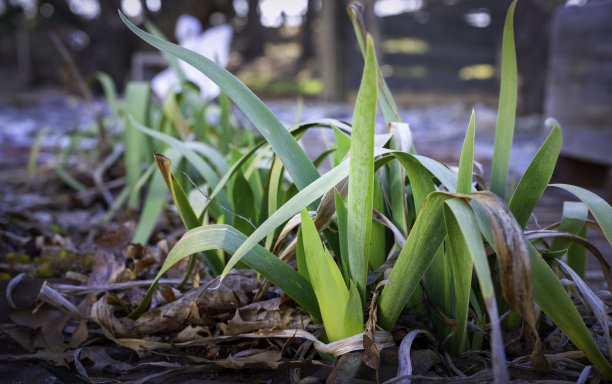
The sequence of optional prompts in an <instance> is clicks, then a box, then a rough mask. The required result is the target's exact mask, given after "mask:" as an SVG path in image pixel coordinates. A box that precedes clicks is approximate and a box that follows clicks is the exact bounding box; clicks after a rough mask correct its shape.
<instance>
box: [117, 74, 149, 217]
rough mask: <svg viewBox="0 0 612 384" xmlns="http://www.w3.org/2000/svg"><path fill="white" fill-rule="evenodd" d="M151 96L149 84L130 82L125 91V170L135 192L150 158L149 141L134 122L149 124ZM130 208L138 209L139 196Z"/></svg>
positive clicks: (131, 200)
mask: <svg viewBox="0 0 612 384" xmlns="http://www.w3.org/2000/svg"><path fill="white" fill-rule="evenodd" d="M150 96H151V88H150V87H149V84H147V83H144V82H134V81H132V82H129V83H128V85H127V88H126V91H125V100H126V101H125V113H126V117H128V116H129V117H130V118H129V119H127V118H126V120H127V121H126V122H125V132H124V141H125V169H126V176H127V185H128V188H129V189H130V190H133V189H134V187H135V186H136V183H137V182H138V179H139V178H140V175H141V174H142V172H141V169H140V164H141V161H142V160H143V159H144V158H145V157H144V156H149V153H150V152H149V149H148V145H146V142H147V140H146V139H145V136H144V135H143V134H142V132H139V131H138V129H136V126H135V125H134V122H138V123H140V124H143V125H144V124H147V118H148V114H149V98H150ZM129 206H130V207H131V208H137V207H138V196H137V195H135V194H133V195H131V196H130V200H129Z"/></svg>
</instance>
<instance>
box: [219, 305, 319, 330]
mask: <svg viewBox="0 0 612 384" xmlns="http://www.w3.org/2000/svg"><path fill="white" fill-rule="evenodd" d="M309 323H310V317H309V316H308V315H307V314H305V313H304V312H302V311H300V310H298V309H296V308H294V307H292V306H289V305H287V304H286V303H282V301H281V298H280V297H277V298H274V299H270V300H266V301H261V302H256V303H252V304H249V305H246V306H244V307H242V308H239V309H237V310H236V313H235V314H234V317H233V318H232V319H230V320H228V321H227V324H224V323H220V324H219V328H221V331H223V334H225V335H238V334H241V333H247V332H253V331H257V330H260V329H264V328H273V329H287V328H293V329H305V328H306V326H307V325H308V324H309Z"/></svg>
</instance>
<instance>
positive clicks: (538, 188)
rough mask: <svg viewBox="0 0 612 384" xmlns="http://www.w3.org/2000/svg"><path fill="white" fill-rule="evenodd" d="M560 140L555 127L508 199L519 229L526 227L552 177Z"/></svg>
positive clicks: (559, 132)
mask: <svg viewBox="0 0 612 384" xmlns="http://www.w3.org/2000/svg"><path fill="white" fill-rule="evenodd" d="M562 140H563V139H562V135H561V130H560V129H559V127H558V126H557V125H555V126H554V127H553V129H552V131H551V132H550V134H549V135H548V138H547V139H546V141H545V142H544V144H542V147H541V148H540V150H539V151H538V153H537V154H536V155H535V157H534V158H533V160H532V161H531V164H529V167H528V168H527V171H525V174H524V175H523V177H522V178H521V181H520V182H519V185H518V186H517V187H516V191H514V194H513V195H512V197H511V198H510V203H509V206H510V211H512V213H513V214H514V217H515V218H516V221H518V223H519V225H520V226H521V228H525V226H526V225H527V221H528V220H529V217H530V216H531V213H532V212H533V209H534V208H535V206H536V204H537V203H538V200H540V197H541V196H542V193H543V192H544V190H545V189H546V186H547V185H548V182H549V181H550V178H551V177H552V174H553V171H554V170H555V164H556V163H557V158H558V157H559V152H560V151H561V143H562Z"/></svg>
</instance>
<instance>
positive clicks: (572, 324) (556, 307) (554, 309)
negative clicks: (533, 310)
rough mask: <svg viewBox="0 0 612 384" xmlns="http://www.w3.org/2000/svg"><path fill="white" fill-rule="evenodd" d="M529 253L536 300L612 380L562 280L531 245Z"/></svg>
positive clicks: (611, 367)
mask: <svg viewBox="0 0 612 384" xmlns="http://www.w3.org/2000/svg"><path fill="white" fill-rule="evenodd" d="M587 205H588V204H587ZM608 207H609V206H608ZM608 218H610V219H611V220H612V216H608ZM529 254H530V256H531V266H532V271H533V293H534V298H535V301H536V303H537V304H538V305H539V306H540V308H542V310H543V311H544V313H546V315H547V316H548V317H549V318H550V319H551V320H552V321H553V323H555V325H556V326H557V327H559V329H560V330H561V331H563V333H565V335H566V336H567V337H569V339H570V340H571V341H572V342H573V343H574V344H575V345H576V346H577V347H578V348H580V350H581V351H582V352H584V354H585V355H586V356H587V358H588V359H589V360H590V361H591V362H592V363H593V365H595V367H597V369H598V370H599V371H600V372H601V373H603V374H604V375H605V376H606V377H608V378H609V379H612V365H610V363H609V362H608V360H606V358H605V357H604V355H603V354H602V353H601V351H600V350H599V348H597V344H595V341H594V340H593V338H592V337H591V334H590V333H589V330H588V329H587V327H586V325H585V324H584V321H583V320H582V317H581V316H580V313H578V310H577V309H576V307H575V306H574V303H572V300H571V299H570V298H569V296H568V295H567V293H566V292H565V289H563V286H562V285H561V282H559V279H558V278H557V276H556V275H555V273H554V272H553V271H552V270H551V269H550V267H549V266H548V264H546V262H545V261H544V259H542V257H540V255H539V254H538V251H537V250H536V249H535V248H534V247H533V245H531V244H529Z"/></svg>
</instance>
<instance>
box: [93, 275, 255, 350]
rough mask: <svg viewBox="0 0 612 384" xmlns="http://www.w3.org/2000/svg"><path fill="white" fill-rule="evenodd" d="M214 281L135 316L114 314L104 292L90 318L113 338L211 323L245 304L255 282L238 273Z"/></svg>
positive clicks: (145, 334) (225, 317) (224, 318)
mask: <svg viewBox="0 0 612 384" xmlns="http://www.w3.org/2000/svg"><path fill="white" fill-rule="evenodd" d="M216 283H217V280H213V281H211V282H209V283H208V284H206V285H202V286H200V287H198V288H194V289H191V290H189V291H187V292H186V293H185V294H184V295H183V296H182V297H180V298H179V299H177V300H176V301H173V302H171V303H168V304H166V305H163V306H161V307H158V308H155V309H153V310H150V311H148V312H145V313H144V314H143V315H142V316H140V317H139V318H138V320H130V319H127V318H123V317H122V318H118V317H116V316H115V315H114V314H113V309H112V308H113V307H112V306H111V305H110V304H109V303H108V295H105V296H103V297H102V298H101V299H100V300H99V301H98V302H97V303H96V304H97V307H96V309H95V310H94V308H92V318H93V319H94V320H95V321H96V322H97V323H98V324H100V326H102V327H103V328H104V329H105V330H107V331H108V332H109V333H110V334H111V335H112V336H113V337H115V338H124V337H142V336H147V335H152V334H156V333H162V332H163V333H167V332H172V331H175V330H177V329H179V328H182V327H184V326H185V325H187V324H193V325H214V324H216V323H217V322H219V321H225V320H227V319H229V318H230V317H231V316H232V313H233V312H234V310H235V309H237V308H240V307H242V306H245V305H246V304H247V303H248V302H249V297H250V296H252V292H253V291H254V289H255V288H256V286H257V281H256V280H255V279H253V278H252V277H250V276H243V275H241V274H232V275H228V276H227V277H226V278H225V279H223V281H222V282H221V285H220V286H219V287H218V288H215V285H216ZM105 306H106V307H108V308H104V307H105Z"/></svg>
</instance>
